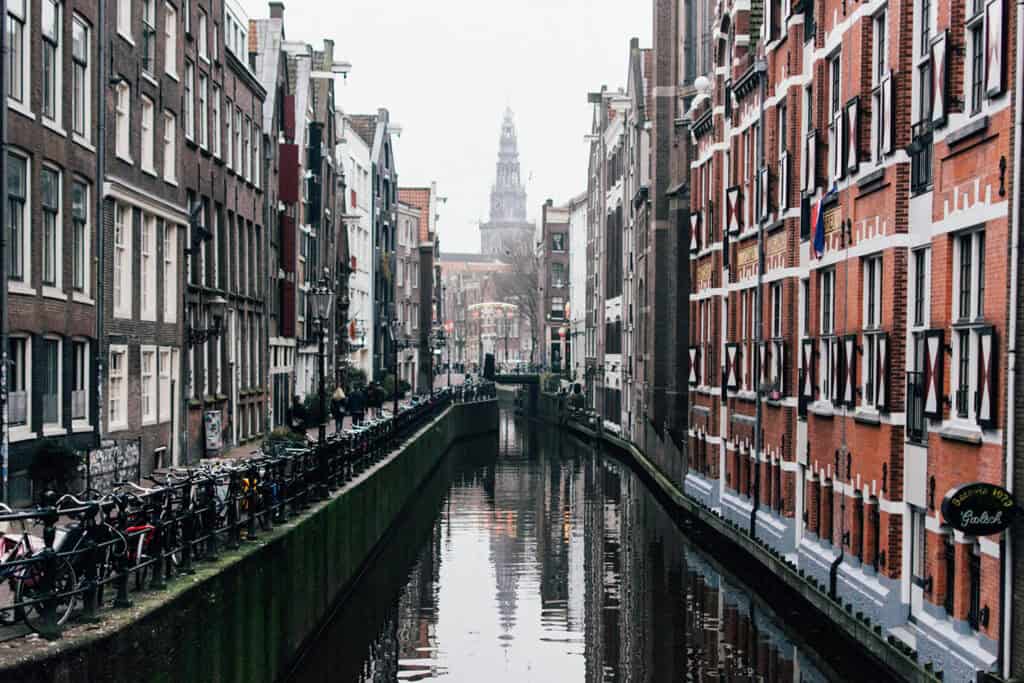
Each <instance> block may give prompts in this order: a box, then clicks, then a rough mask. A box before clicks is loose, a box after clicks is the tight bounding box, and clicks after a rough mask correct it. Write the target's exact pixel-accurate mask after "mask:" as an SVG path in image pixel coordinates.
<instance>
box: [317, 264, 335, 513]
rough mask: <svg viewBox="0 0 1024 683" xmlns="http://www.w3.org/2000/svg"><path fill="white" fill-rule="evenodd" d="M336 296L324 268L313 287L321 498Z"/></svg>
mask: <svg viewBox="0 0 1024 683" xmlns="http://www.w3.org/2000/svg"><path fill="white" fill-rule="evenodd" d="M333 297H334V293H333V292H332V291H331V281H330V278H328V276H327V269H326V268H324V274H323V275H322V276H321V277H320V281H319V282H318V283H317V286H316V287H315V288H314V289H313V306H314V308H315V311H314V312H315V314H316V321H317V351H316V361H317V365H318V366H319V367H318V368H317V375H318V377H317V379H318V387H317V398H318V399H319V405H320V416H319V420H318V422H319V424H318V425H317V435H316V443H317V459H318V461H319V463H318V464H319V467H320V496H321V498H327V448H326V445H325V442H326V441H327V390H326V387H325V386H324V383H325V378H324V376H325V375H326V370H327V369H326V367H325V366H326V362H325V361H326V352H325V349H324V343H325V342H326V340H327V322H328V320H329V319H330V313H331V300H332V299H333Z"/></svg>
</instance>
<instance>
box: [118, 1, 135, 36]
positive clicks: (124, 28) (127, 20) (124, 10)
mask: <svg viewBox="0 0 1024 683" xmlns="http://www.w3.org/2000/svg"><path fill="white" fill-rule="evenodd" d="M117 34H118V35H119V36H121V37H122V38H124V39H125V40H127V41H128V42H129V43H131V44H132V45H134V44H135V39H134V38H132V0H117Z"/></svg>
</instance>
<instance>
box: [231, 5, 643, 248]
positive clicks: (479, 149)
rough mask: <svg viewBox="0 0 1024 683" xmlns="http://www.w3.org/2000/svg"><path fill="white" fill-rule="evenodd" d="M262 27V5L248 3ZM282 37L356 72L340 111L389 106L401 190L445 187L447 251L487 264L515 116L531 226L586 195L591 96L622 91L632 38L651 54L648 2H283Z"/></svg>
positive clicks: (340, 90)
mask: <svg viewBox="0 0 1024 683" xmlns="http://www.w3.org/2000/svg"><path fill="white" fill-rule="evenodd" d="M242 4H243V6H244V7H245V10H246V11H247V12H248V13H249V16H250V17H252V18H262V17H266V16H268V7H267V3H266V2H257V0H243V3H242ZM284 18H285V34H286V36H287V38H288V39H289V40H303V41H306V42H309V43H312V44H313V45H315V46H317V47H320V46H321V45H322V40H323V38H333V39H334V41H335V52H334V53H335V58H336V59H344V60H348V61H350V62H352V73H351V74H349V77H348V80H347V82H343V81H341V79H340V78H339V80H338V86H337V87H336V89H335V94H336V100H337V104H338V106H340V107H341V108H342V109H344V111H345V112H347V113H354V114H368V113H372V112H375V111H376V110H377V108H378V107H387V108H388V109H389V110H390V112H391V117H392V120H393V121H395V122H398V123H400V124H401V125H402V127H403V132H402V137H401V140H400V141H399V142H398V143H397V145H396V149H395V155H396V157H395V160H396V164H397V170H398V175H399V182H400V184H401V185H403V186H414V185H421V186H422V185H428V184H429V183H430V181H431V180H436V181H437V183H438V192H439V194H440V195H441V196H446V197H448V202H447V204H446V205H442V206H441V212H440V213H441V221H440V223H439V228H440V233H441V250H442V251H478V250H479V248H480V239H479V231H478V230H477V227H476V226H477V222H478V221H479V220H480V219H486V218H487V213H488V208H489V206H490V188H491V184H492V183H493V182H494V171H495V162H496V161H497V155H498V136H499V134H500V132H501V118H502V113H503V112H504V110H505V107H506V106H510V107H512V109H513V111H514V112H515V117H516V125H517V127H518V132H519V152H520V160H521V162H522V168H523V179H524V181H527V188H526V189H527V193H528V202H529V204H528V206H529V211H528V213H529V218H530V220H536V218H537V217H538V216H539V214H540V206H541V204H542V203H543V202H544V200H545V199H546V198H548V197H550V198H552V199H554V200H555V202H556V203H564V202H566V201H568V200H569V199H570V198H571V197H573V196H575V195H576V194H579V193H581V192H583V191H584V190H585V189H586V173H587V168H586V162H587V147H586V143H585V142H584V140H583V136H584V135H586V134H587V133H588V132H589V129H590V121H591V107H590V105H588V104H587V92H589V91H592V90H597V89H599V88H600V87H601V85H602V84H606V85H608V87H609V88H612V89H614V88H616V87H623V88H624V87H625V86H626V74H627V70H628V66H629V39H630V38H631V37H634V36H635V37H638V38H639V39H640V45H641V46H642V47H650V45H651V30H652V19H651V3H649V2H635V3H634V2H629V3H623V2H621V0H519V2H507V1H502V2H498V1H497V0H433V1H432V2H423V1H422V0H338V1H337V2H323V1H322V0H285V14H284Z"/></svg>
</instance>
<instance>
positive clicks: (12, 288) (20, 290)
mask: <svg viewBox="0 0 1024 683" xmlns="http://www.w3.org/2000/svg"><path fill="white" fill-rule="evenodd" d="M7 291H8V292H10V293H11V294H24V295H26V296H35V295H36V290H34V289H32V288H31V287H29V286H28V285H27V284H25V283H24V282H22V281H20V280H11V281H9V282H8V283H7Z"/></svg>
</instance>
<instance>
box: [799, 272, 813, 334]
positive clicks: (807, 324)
mask: <svg viewBox="0 0 1024 683" xmlns="http://www.w3.org/2000/svg"><path fill="white" fill-rule="evenodd" d="M800 293H801V295H802V296H803V309H802V310H803V321H802V322H803V324H802V325H801V326H800V331H801V334H803V336H805V337H809V336H810V335H811V280H810V278H804V279H802V280H800Z"/></svg>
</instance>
